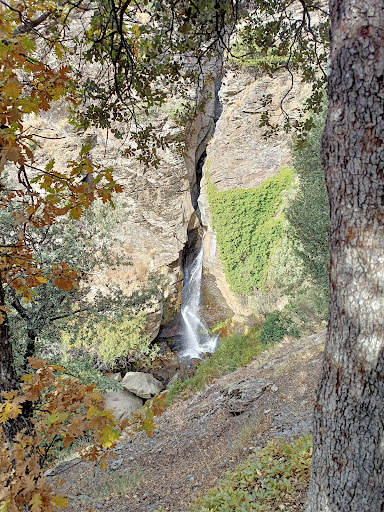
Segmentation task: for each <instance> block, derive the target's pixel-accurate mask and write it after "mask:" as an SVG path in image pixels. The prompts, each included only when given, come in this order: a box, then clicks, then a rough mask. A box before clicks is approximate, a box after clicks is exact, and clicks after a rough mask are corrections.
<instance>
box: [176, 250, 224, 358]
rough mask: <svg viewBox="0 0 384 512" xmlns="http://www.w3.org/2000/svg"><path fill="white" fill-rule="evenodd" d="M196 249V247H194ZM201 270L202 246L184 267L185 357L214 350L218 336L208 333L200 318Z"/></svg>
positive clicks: (182, 313) (182, 316)
mask: <svg viewBox="0 0 384 512" xmlns="http://www.w3.org/2000/svg"><path fill="white" fill-rule="evenodd" d="M195 250H196V249H195ZM202 272H203V248H201V249H198V252H197V253H196V255H195V257H194V258H193V259H192V261H191V262H190V263H189V264H187V265H186V266H185V268H184V287H183V302H182V306H181V323H182V325H181V328H182V333H183V334H182V349H181V352H180V354H179V356H180V357H182V358H185V359H192V358H199V357H201V355H202V354H204V353H205V352H214V351H215V349H216V346H217V340H218V336H212V335H211V334H209V332H208V329H207V326H206V325H205V323H204V321H203V320H202V319H201V318H200V314H199V308H200V303H201V276H202Z"/></svg>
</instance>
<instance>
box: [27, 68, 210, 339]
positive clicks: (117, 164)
mask: <svg viewBox="0 0 384 512" xmlns="http://www.w3.org/2000/svg"><path fill="white" fill-rule="evenodd" d="M212 69H213V72H214V74H218V69H219V63H214V64H213V66H212ZM200 94H201V95H202V96H204V97H206V98H207V104H206V109H205V112H204V113H202V114H199V115H198V116H197V118H196V119H195V120H194V122H193V123H192V125H191V126H190V127H189V129H188V130H187V136H186V142H185V150H184V152H183V151H182V149H181V148H180V145H178V144H177V143H176V139H177V138H178V136H179V135H180V130H179V128H178V127H177V125H176V122H175V121H174V120H173V119H172V115H171V114H170V112H172V111H173V110H175V105H174V104H173V102H174V100H172V99H171V100H169V103H168V104H167V105H165V107H164V108H163V109H158V110H157V111H156V112H155V113H154V115H153V118H151V119H150V120H147V119H144V120H143V124H145V123H147V122H148V121H150V122H151V123H152V124H154V125H155V126H156V129H157V131H158V133H160V134H161V135H162V136H164V137H165V138H166V139H167V140H168V141H169V145H168V146H167V147H166V148H165V149H163V150H162V149H160V150H158V156H159V158H160V164H159V166H158V167H157V168H155V167H151V168H147V167H146V166H144V165H143V164H141V163H139V162H138V161H137V160H136V159H134V158H127V157H125V156H124V150H125V149H126V148H128V147H129V145H130V144H131V141H130V138H129V132H128V133H125V131H126V127H121V130H122V134H123V135H124V137H123V139H121V140H118V139H116V138H115V137H113V136H112V135H111V134H110V133H108V132H107V131H106V130H102V129H91V130H89V131H87V133H86V134H85V135H79V134H78V133H76V132H75V131H73V130H72V128H71V126H70V125H69V123H68V119H67V115H68V114H67V111H66V108H65V107H64V106H63V105H60V104H55V105H54V106H53V107H52V109H51V110H50V111H49V112H48V113H47V114H46V115H44V116H42V117H38V118H37V117H33V116H31V118H30V119H29V121H28V123H29V127H30V128H32V129H33V131H34V132H35V133H38V134H39V135H40V136H45V137H50V138H54V137H57V139H55V140H48V139H47V140H45V141H44V142H43V143H42V145H41V147H40V148H39V149H37V151H36V162H35V163H36V166H37V167H40V168H42V167H44V166H45V165H46V163H47V162H48V160H49V159H50V158H54V159H55V161H56V164H57V165H60V164H62V165H63V166H65V165H66V162H67V161H68V160H70V159H75V158H76V157H77V155H78V152H79V150H80V148H81V146H82V145H83V144H84V143H86V142H87V143H89V142H90V143H91V145H92V150H91V157H92V159H93V161H94V162H95V163H97V164H99V165H101V166H102V167H112V168H113V169H114V170H115V177H117V179H118V181H119V182H120V183H121V184H122V185H123V186H124V193H123V196H124V198H123V199H124V201H123V203H124V207H123V209H124V210H126V211H127V213H128V214H127V215H126V216H125V218H124V220H122V221H121V222H119V223H118V224H116V226H115V227H114V229H113V231H114V237H115V239H116V238H117V240H118V243H117V246H115V247H113V248H112V249H113V250H115V251H117V252H118V253H124V255H126V256H128V257H129V258H130V260H131V262H132V265H129V266H127V267H121V268H120V269H119V271H118V272H117V273H116V272H113V273H106V274H104V275H101V276H99V279H98V283H97V284H95V288H96V287H100V286H102V285H103V282H104V281H105V280H110V279H112V280H115V281H116V282H119V283H120V284H125V287H126V289H127V290H128V291H129V290H133V289H134V288H135V287H137V286H138V285H140V284H143V282H145V280H146V279H147V277H148V275H149V273H150V272H155V273H157V274H162V275H163V276H164V277H165V282H166V283H168V284H167V286H166V288H165V290H164V293H163V297H162V298H161V297H159V299H158V300H157V301H155V302H154V303H153V305H152V307H151V308H150V309H149V310H148V325H147V331H148V334H149V335H150V337H151V338H152V339H154V338H155V337H156V336H157V333H158V331H159V328H160V323H161V322H162V319H163V317H165V320H168V319H169V318H170V317H171V316H172V314H173V313H174V312H175V311H177V309H179V308H180V303H181V292H182V280H183V272H182V253H183V250H184V247H185V244H186V242H187V240H188V231H189V230H192V229H194V228H197V227H198V226H199V221H198V219H197V217H196V214H195V208H194V207H193V205H192V195H193V194H195V192H194V189H195V188H196V165H197V162H198V160H199V158H200V157H201V154H202V153H203V152H204V150H205V148H206V144H207V142H208V140H209V138H210V137H211V135H212V133H213V130H214V116H215V84H214V83H213V82H210V83H209V84H207V85H206V87H205V89H204V90H203V91H201V93H200ZM124 130H125V131H124ZM42 140H43V139H42ZM163 308H165V309H166V311H163Z"/></svg>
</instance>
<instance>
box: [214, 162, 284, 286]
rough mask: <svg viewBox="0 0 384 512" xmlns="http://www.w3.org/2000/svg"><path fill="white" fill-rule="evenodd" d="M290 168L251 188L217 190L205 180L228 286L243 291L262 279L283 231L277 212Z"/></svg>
mask: <svg viewBox="0 0 384 512" xmlns="http://www.w3.org/2000/svg"><path fill="white" fill-rule="evenodd" d="M292 180H293V171H292V170H291V169H288V168H285V169H283V170H282V171H281V172H280V173H279V174H278V175H277V176H274V177H272V178H269V179H268V180H266V181H265V182H264V183H263V184H262V185H260V186H259V187H256V188H251V189H236V190H225V191H219V190H218V189H217V188H216V187H215V186H214V185H213V184H212V183H210V181H209V176H208V185H207V194H208V201H209V206H210V210H211V214H212V221H213V226H214V229H215V231H216V236H217V243H218V246H219V251H220V258H221V260H222V262H223V270H224V273H225V276H226V279H227V282H228V283H229V285H230V287H231V289H232V290H233V291H234V292H237V293H239V294H241V295H247V294H249V293H251V292H252V290H253V289H254V288H260V287H262V286H263V284H264V282H265V277H266V272H267V268H268V263H269V258H270V255H271V253H272V251H273V248H274V246H275V245H276V243H277V242H278V240H279V239H280V237H281V236H282V233H283V218H282V217H281V215H278V214H279V210H280V208H281V204H282V192H283V191H284V190H286V189H288V188H289V187H290V186H291V183H292Z"/></svg>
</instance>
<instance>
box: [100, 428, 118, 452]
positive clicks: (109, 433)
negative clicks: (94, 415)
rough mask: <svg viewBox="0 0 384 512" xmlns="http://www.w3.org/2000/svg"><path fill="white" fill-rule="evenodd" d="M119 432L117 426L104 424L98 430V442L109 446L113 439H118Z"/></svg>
mask: <svg viewBox="0 0 384 512" xmlns="http://www.w3.org/2000/svg"><path fill="white" fill-rule="evenodd" d="M119 437H120V434H119V431H118V430H117V428H114V427H110V426H109V425H106V426H105V427H103V428H102V430H101V432H100V442H101V444H102V445H103V446H105V447H107V448H108V447H109V446H111V445H112V443H113V442H114V441H116V440H117V439H119Z"/></svg>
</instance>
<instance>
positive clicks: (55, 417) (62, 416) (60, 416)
mask: <svg viewBox="0 0 384 512" xmlns="http://www.w3.org/2000/svg"><path fill="white" fill-rule="evenodd" d="M67 418H68V413H66V412H61V413H58V412H57V411H56V410H53V411H52V413H51V414H50V415H49V416H48V417H47V419H46V423H47V425H48V427H50V426H51V425H53V424H54V423H57V422H58V421H60V422H61V421H63V420H66V419H67Z"/></svg>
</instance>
